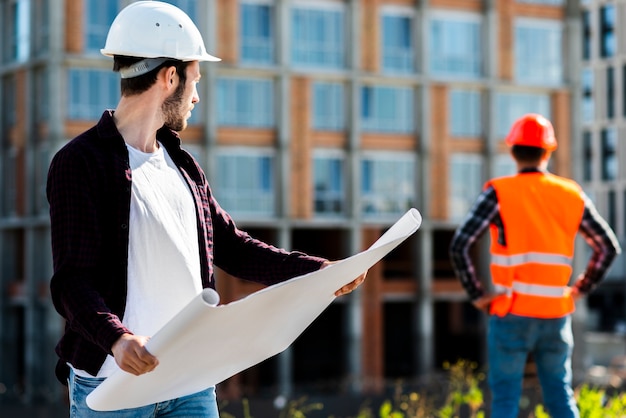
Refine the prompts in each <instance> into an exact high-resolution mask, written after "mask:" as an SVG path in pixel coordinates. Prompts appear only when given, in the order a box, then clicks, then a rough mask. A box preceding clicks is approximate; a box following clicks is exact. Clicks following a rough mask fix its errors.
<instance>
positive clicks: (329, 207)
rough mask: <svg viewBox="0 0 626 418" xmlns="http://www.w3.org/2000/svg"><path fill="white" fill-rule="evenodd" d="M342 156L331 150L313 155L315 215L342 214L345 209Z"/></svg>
mask: <svg viewBox="0 0 626 418" xmlns="http://www.w3.org/2000/svg"><path fill="white" fill-rule="evenodd" d="M344 177H345V176H344V156H343V154H342V153H341V152H339V151H336V152H333V151H331V150H324V151H321V150H319V151H316V152H315V155H314V157H313V182H314V184H313V187H314V191H315V196H314V208H315V214H316V215H344V214H345V210H346V207H345V206H346V201H345V193H346V192H345V184H344Z"/></svg>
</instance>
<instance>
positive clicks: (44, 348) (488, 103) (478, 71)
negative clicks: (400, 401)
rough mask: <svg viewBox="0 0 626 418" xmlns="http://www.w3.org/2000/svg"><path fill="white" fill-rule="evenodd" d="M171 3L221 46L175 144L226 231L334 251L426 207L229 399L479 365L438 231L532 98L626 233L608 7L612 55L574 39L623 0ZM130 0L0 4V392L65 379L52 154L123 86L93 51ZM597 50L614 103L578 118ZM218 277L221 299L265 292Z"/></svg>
mask: <svg viewBox="0 0 626 418" xmlns="http://www.w3.org/2000/svg"><path fill="white" fill-rule="evenodd" d="M170 2H171V3H173V4H175V5H177V6H179V7H180V8H182V9H183V10H185V11H186V12H187V13H188V14H189V15H190V16H191V17H192V19H193V20H194V21H195V23H196V24H197V26H198V27H199V28H200V30H201V32H202V33H203V36H204V38H205V42H206V44H207V50H208V51H209V53H211V54H214V55H216V56H218V57H221V58H222V59H223V61H222V62H219V63H203V64H202V71H203V78H202V81H201V83H200V85H199V90H200V91H199V93H200V98H201V101H200V103H198V105H196V107H195V110H194V112H193V116H192V118H191V120H190V127H189V128H188V129H187V130H186V131H184V132H183V133H182V138H183V144H184V147H185V148H187V149H188V150H190V151H191V152H192V153H193V154H194V156H195V157H196V158H197V159H198V160H199V161H200V163H201V165H202V166H203V167H204V169H205V170H206V173H207V176H208V178H209V181H210V183H211V184H212V187H213V190H214V193H215V195H216V197H217V199H218V201H219V202H220V203H221V205H222V206H223V207H224V208H225V209H227V210H228V211H229V212H230V213H231V215H232V216H233V218H234V219H235V221H236V222H237V224H238V226H240V227H241V228H243V229H245V230H247V231H248V232H250V233H251V235H253V236H255V237H258V238H260V239H262V240H265V241H267V242H270V243H273V244H274V245H276V246H279V247H284V248H288V249H296V250H302V251H305V252H308V253H311V254H317V255H321V256H324V257H327V258H330V259H341V258H345V257H348V256H350V255H352V254H354V253H356V252H358V251H361V250H362V249H364V248H366V247H367V246H369V245H370V244H371V243H373V242H374V241H375V240H376V239H377V238H378V237H379V236H380V235H381V234H382V233H383V232H384V231H385V229H386V228H387V227H389V226H390V225H391V224H392V223H393V222H395V220H396V219H398V218H399V217H400V216H401V215H402V214H404V213H405V212H406V211H407V210H408V209H409V208H410V207H415V208H417V209H418V210H420V212H421V213H422V215H423V217H424V222H423V225H422V227H421V229H420V230H419V231H418V232H417V233H416V234H415V235H414V236H413V237H411V238H410V239H409V240H407V242H405V243H403V244H402V245H401V246H400V247H399V248H397V249H396V250H394V252H392V253H391V254H390V255H389V256H387V257H386V258H385V259H384V260H383V261H381V262H380V263H378V264H377V265H376V266H374V267H373V268H372V269H371V270H370V271H369V273H368V279H367V282H366V284H365V285H363V286H362V287H361V288H360V289H359V290H358V291H357V292H354V293H353V294H351V295H349V296H347V297H342V298H339V299H338V300H337V301H336V302H334V303H333V304H332V305H331V306H330V307H329V308H328V309H327V310H326V311H325V312H324V313H323V314H322V316H320V318H318V320H316V321H315V322H314V324H312V325H311V327H309V328H308V329H307V330H306V331H305V333H304V334H303V335H302V336H301V337H300V338H299V339H298V340H297V341H296V342H295V343H294V344H293V345H292V347H290V348H289V349H287V350H286V351H285V352H284V353H282V354H280V355H278V356H276V357H274V358H272V359H269V360H268V361H266V362H264V363H262V364H260V365H258V366H256V367H254V368H252V369H250V370H247V371H245V372H243V373H241V374H239V375H237V376H234V377H233V378H231V379H229V380H228V381H226V382H224V383H223V384H221V385H220V391H221V392H220V393H221V396H223V397H230V398H237V397H239V396H252V395H263V394H268V395H275V394H276V393H281V394H286V395H290V394H292V393H294V392H296V391H298V390H307V391H313V392H318V393H323V392H337V391H338V390H347V391H350V392H360V393H377V392H380V391H381V390H382V389H383V388H384V387H385V384H386V382H388V381H391V380H394V379H398V378H403V379H409V380H410V379H414V378H416V377H418V376H420V375H423V374H426V373H429V372H431V371H433V370H436V369H438V368H440V367H441V365H442V364H443V363H444V362H445V361H452V362H453V361H455V360H456V359H458V358H466V359H472V360H476V361H478V362H481V361H482V359H483V351H484V348H483V342H482V340H483V337H484V324H483V320H484V318H482V317H481V315H480V314H479V313H478V312H477V311H475V310H474V309H473V308H472V307H471V305H470V304H469V303H467V301H466V297H465V293H464V292H463V290H462V288H461V286H460V284H459V283H458V281H457V280H456V279H455V278H454V276H453V272H452V269H451V266H450V263H449V259H448V244H449V241H450V238H451V237H452V234H453V233H454V229H455V227H456V226H457V225H458V223H459V221H460V220H461V219H462V217H463V216H464V214H465V213H466V212H467V210H468V209H469V208H470V207H471V205H472V203H473V201H474V199H475V197H476V196H477V195H478V194H479V192H480V191H481V188H482V185H483V183H484V181H485V180H487V179H488V178H490V177H493V176H497V175H503V174H508V173H513V172H514V164H513V162H512V160H511V159H510V158H509V156H508V153H507V149H506V147H505V145H504V142H503V139H504V137H505V135H506V133H507V132H508V129H509V127H510V125H511V123H512V122H513V120H514V119H516V118H517V117H519V116H520V115H521V114H523V113H526V112H538V113H542V114H544V115H546V116H548V117H549V118H550V119H551V120H552V122H553V124H554V126H555V129H556V133H557V137H558V139H559V149H558V152H556V153H555V156H554V159H553V165H552V171H554V172H555V173H557V174H560V175H564V176H569V177H574V178H576V179H579V180H585V181H586V182H587V183H585V184H586V185H589V187H590V188H592V189H593V190H594V191H595V190H596V189H598V190H601V191H602V193H600V192H598V193H595V197H598V198H599V199H600V200H601V201H602V202H606V205H605V204H602V205H600V207H601V210H602V211H603V214H606V215H609V219H611V215H610V213H611V212H610V211H611V210H613V211H614V212H613V213H614V218H615V220H614V221H613V222H614V225H617V226H618V231H620V237H623V236H624V234H625V232H624V230H625V229H626V226H624V223H625V222H626V219H625V218H624V217H620V216H617V213H624V207H623V205H624V203H623V202H624V199H626V197H624V196H625V192H624V187H623V186H622V185H623V184H624V181H623V180H620V178H619V174H618V171H617V166H618V164H617V136H618V135H619V130H620V129H623V128H622V127H621V126H620V121H622V120H623V116H621V114H622V113H623V112H622V110H623V109H626V106H624V105H623V104H622V103H621V102H620V101H619V100H618V99H617V92H618V91H621V90H619V89H618V84H617V83H619V81H616V80H617V78H619V77H617V76H618V75H620V74H626V71H622V69H623V68H622V67H623V63H621V62H618V61H619V57H620V56H621V55H620V53H619V51H618V49H617V48H615V46H616V45H615V38H617V31H618V26H617V25H616V24H615V21H614V20H613V21H612V24H613V26H612V29H609V26H610V24H609V23H608V20H609V19H608V18H607V19H605V21H604V22H605V25H604V26H601V27H602V28H604V29H602V30H604V31H606V32H607V33H608V32H610V31H611V30H612V32H611V33H613V37H614V38H613V41H612V42H613V44H612V45H613V52H614V55H611V58H610V60H609V59H608V58H606V59H605V58H604V56H603V55H602V56H600V54H599V53H597V51H596V48H597V47H599V44H598V45H596V44H597V43H598V42H597V41H593V42H595V44H593V46H592V47H590V49H591V50H592V51H593V54H592V55H590V56H588V57H587V56H586V55H584V51H586V50H585V49H583V50H582V51H583V53H581V47H580V44H581V43H580V39H581V36H582V37H583V39H585V40H586V39H587V37H588V36H589V37H591V35H590V34H591V33H594V34H595V33H598V31H597V28H598V26H596V25H598V24H599V23H597V22H596V21H597V20H598V17H597V15H598V13H604V12H601V10H604V9H603V7H606V5H609V4H610V5H613V4H614V3H620V2H619V1H617V2H608V1H598V2H587V3H594V4H586V5H583V6H582V10H583V11H582V14H581V6H580V5H579V2H578V1H573V0H315V1H313V0H177V1H170ZM128 3H130V1H129V0H119V1H118V0H104V1H103V0H0V16H1V17H0V19H1V20H2V22H0V24H1V29H0V31H1V32H0V33H1V38H0V39H1V45H0V46H1V58H2V60H1V62H0V97H2V101H1V102H0V145H1V146H0V173H1V174H0V191H1V196H0V254H1V258H0V295H1V296H2V297H1V298H0V312H1V315H0V318H1V319H0V338H1V339H0V344H1V345H0V350H1V351H0V353H1V354H0V356H1V357H2V359H3V360H2V363H1V364H0V403H2V402H6V403H10V402H26V403H28V402H54V401H55V400H57V399H58V398H59V395H60V392H61V391H62V389H61V388H60V385H58V384H57V383H56V381H55V379H54V376H53V373H52V370H53V366H54V363H55V362H56V356H55V354H54V352H53V347H54V344H55V343H56V340H57V338H58V336H59V335H60V332H61V329H62V327H63V323H62V321H61V319H60V318H59V317H58V315H57V314H56V313H55V311H54V309H53V307H52V305H51V301H50V297H49V291H48V283H49V280H50V276H51V270H52V268H51V255H50V243H49V241H50V239H49V221H48V212H47V211H48V207H47V201H46V197H45V182H46V174H47V167H48V164H49V161H50V159H51V157H52V155H54V152H55V151H56V150H58V149H59V148H60V147H61V146H62V145H63V144H65V143H66V142H67V141H68V140H70V139H71V138H73V137H74V136H75V135H77V134H79V133H80V132H82V131H84V130H85V129H87V128H89V127H90V126H92V125H93V124H94V123H95V122H96V121H97V120H98V118H99V117H100V115H101V113H102V111H103V110H104V109H105V108H113V107H114V106H115V105H116V103H117V100H118V99H119V87H118V75H117V74H116V73H113V72H112V71H111V67H112V62H111V60H110V59H109V58H106V57H103V56H102V55H101V54H100V52H99V50H100V48H102V47H103V45H104V42H105V39H106V35H107V32H108V28H109V25H110V23H111V22H112V20H113V18H114V17H115V15H116V14H117V12H118V11H119V10H121V8H123V7H124V6H125V5H127V4H128ZM595 3H598V5H595ZM620 5H621V6H620V7H623V4H621V3H620ZM581 16H590V17H588V18H587V17H585V18H582V17H581ZM613 17H615V14H613ZM586 19H589V21H593V23H591V24H590V25H591V27H588V26H586V25H585V22H587V20H586ZM594 19H595V20H594ZM583 35H584V36H583ZM606 36H607V37H608V35H606ZM594 39H595V38H594ZM593 42H592V43H593ZM585 45H586V44H585ZM581 55H584V57H581ZM581 58H584V59H585V61H584V65H583V73H582V77H581V73H580V68H581V67H580V60H581ZM608 61H611V62H613V64H612V66H611V67H610V68H612V74H613V76H612V77H614V81H613V83H616V84H614V87H615V88H614V89H613V90H612V91H613V92H614V93H613V94H615V96H614V100H613V103H614V108H612V112H613V115H614V118H613V119H612V120H611V123H608V122H607V121H606V120H605V119H606V118H604V119H601V120H599V119H595V118H593V119H589V118H585V117H583V118H579V117H578V116H577V114H578V112H583V113H584V114H586V113H585V112H588V107H589V103H588V97H589V95H591V96H594V98H595V99H596V103H597V96H595V95H596V90H594V91H593V93H588V90H587V89H586V84H585V83H586V82H587V81H588V78H589V75H588V73H589V72H591V73H592V74H595V77H596V78H597V77H600V76H599V75H597V74H602V76H604V74H608V73H609V71H608V65H609V64H607V62H608ZM605 66H607V69H606V71H605V70H604V69H603V68H604V67H605ZM592 78H593V77H592ZM581 79H582V87H581V82H580V80H581ZM597 85H598V81H596V86H597ZM579 97H583V100H582V102H581V103H582V106H580V105H579V102H580V101H579V100H578V98H579ZM620 97H621V96H620ZM620 100H621V99H620ZM597 107H598V106H596V109H597ZM603 111H604V110H603ZM607 112H608V110H607ZM596 113H600V112H596ZM603 115H604V113H603ZM605 122H606V123H605ZM610 127H613V128H614V129H613V130H612V131H611V132H612V133H609V130H610V129H609V128H610ZM605 130H606V131H607V133H604V132H605ZM583 144H584V146H583ZM600 144H601V145H600ZM611 146H613V148H612V150H613V154H612V155H613V160H611V161H612V162H610V161H609V160H610V157H609V156H607V154H610V151H609V150H608V148H610V147H611ZM591 148H593V150H591ZM580 161H582V162H584V164H583V165H579V164H577V163H578V162H580ZM573 163H574V164H573ZM579 167H583V170H582V172H579V171H581V170H578V168H579ZM598 167H602V170H605V169H606V170H607V173H612V174H613V175H614V176H615V178H612V179H605V178H604V177H603V175H604V171H602V170H600V169H599V168H598ZM588 172H589V173H590V176H589V177H587V173H588ZM622 177H624V176H622ZM624 178H626V177H624ZM604 180H611V182H610V183H605V182H604ZM602 196H604V197H602ZM610 196H612V197H610ZM611 199H613V200H611ZM609 202H613V203H614V207H613V208H612V209H611V208H610V205H609ZM616 202H619V203H616ZM618 209H621V212H618V211H617V210H618ZM481 245H482V246H483V248H484V244H480V245H479V246H478V247H479V248H480V247H481ZM479 248H477V249H476V251H475V257H476V260H477V262H478V264H479V265H480V266H481V269H482V270H483V271H486V269H487V259H486V258H485V257H484V256H481V257H479V251H478V249H479ZM612 274H613V275H614V276H615V277H616V278H620V279H621V282H620V283H623V278H622V277H623V274H622V273H621V272H617V273H615V274H614V273H613V272H612ZM225 276H226V274H225V273H223V272H220V275H219V277H218V291H219V293H220V295H221V299H222V302H229V301H232V300H236V299H239V298H241V297H243V296H245V295H246V294H249V293H250V292H253V291H255V290H258V287H256V286H254V285H252V284H250V283H246V282H243V281H240V280H239V279H236V278H227V277H225ZM617 282H619V280H616V283H617ZM622 286H623V284H622ZM622 306H623V305H622ZM590 309H591V310H592V309H593V307H591V308H590ZM622 314H624V312H622Z"/></svg>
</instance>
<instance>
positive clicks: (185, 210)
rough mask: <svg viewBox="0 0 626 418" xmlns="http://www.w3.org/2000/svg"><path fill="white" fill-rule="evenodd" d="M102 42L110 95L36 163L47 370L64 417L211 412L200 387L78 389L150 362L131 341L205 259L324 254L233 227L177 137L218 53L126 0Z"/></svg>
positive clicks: (180, 21)
mask: <svg viewBox="0 0 626 418" xmlns="http://www.w3.org/2000/svg"><path fill="white" fill-rule="evenodd" d="M102 53H103V54H104V55H107V56H112V57H113V58H114V70H115V71H117V72H119V73H120V75H121V92H122V97H121V99H120V102H119V104H118V106H117V108H116V109H115V111H113V110H107V111H105V112H104V113H103V115H102V117H101V119H100V121H99V122H98V123H97V124H96V125H95V126H93V127H92V128H91V129H89V130H87V131H85V132H84V133H82V134H80V135H79V136H78V137H76V138H74V139H73V140H72V141H70V142H69V143H68V144H66V145H65V146H64V147H63V148H62V149H61V150H60V151H59V152H58V153H57V154H56V155H55V157H54V159H53V161H52V164H51V166H50V171H49V175H48V185H47V194H48V200H49V203H50V218H51V234H52V252H53V262H54V275H53V277H52V280H51V284H50V287H51V294H52V300H53V302H54V306H55V308H56V309H57V311H58V312H59V313H60V314H61V315H62V316H63V318H65V320H66V328H65V334H64V335H63V336H62V338H61V340H60V341H59V343H58V345H57V348H56V352H57V354H58V356H59V362H58V365H57V376H58V378H59V380H60V381H61V382H63V383H65V384H68V386H69V396H70V416H71V417H87V416H90V417H91V416H98V417H109V416H111V417H144V416H145V417H157V416H168V417H174V416H176V417H183V416H184V417H190V416H193V417H217V416H218V409H217V402H216V399H215V390H214V388H207V389H206V390H204V391H201V392H199V393H195V394H189V395H188V396H185V397H182V398H178V399H173V400H170V401H168V402H164V403H161V404H155V405H148V406H145V407H141V408H136V409H129V410H122V411H113V412H96V411H92V410H90V409H89V408H88V406H87V405H86V400H85V399H86V397H87V395H88V394H89V393H90V392H91V391H92V390H93V389H95V388H96V387H97V386H98V385H99V384H100V383H101V382H102V381H103V380H104V379H105V378H106V377H107V376H109V375H111V374H112V373H113V372H114V371H115V370H117V369H122V370H124V371H126V372H128V373H132V374H134V375H141V374H143V373H147V372H150V371H152V370H153V369H154V368H155V367H158V359H157V358H155V357H154V356H153V355H151V354H150V353H149V352H148V351H147V350H146V348H145V344H146V342H147V340H148V339H149V336H151V335H153V334H154V333H155V332H156V331H157V330H158V329H160V328H161V327H162V326H163V325H164V324H165V323H166V322H167V321H168V320H169V319H171V318H172V317H173V316H174V315H176V313H177V312H179V311H180V310H181V309H182V308H183V307H184V306H186V305H187V303H188V302H189V301H190V300H191V299H192V298H193V297H195V296H196V295H197V294H198V293H200V291H201V290H202V289H203V288H215V277H214V266H219V267H220V268H222V269H223V270H225V271H226V272H228V273H230V274H231V275H233V276H236V277H240V278H243V279H247V280H252V281H255V282H259V283H263V284H266V285H269V284H274V283H278V282H281V281H284V280H287V279H290V278H292V277H295V276H298V275H301V274H305V273H308V272H311V271H315V270H318V269H320V268H323V267H324V266H326V265H328V264H330V263H331V262H329V261H328V260H326V259H324V258H319V257H313V256H309V255H306V254H303V253H299V252H295V251H294V252H288V251H285V250H282V249H277V248H274V247H272V246H270V245H268V244H265V243H263V242H260V241H258V240H256V239H254V238H252V237H250V236H249V235H248V234H247V233H245V232H243V231H241V230H239V229H238V228H237V227H236V226H235V223H234V222H233V220H232V219H231V218H230V216H229V215H228V214H227V213H226V212H224V210H222V208H221V207H220V206H219V204H218V203H217V202H216V201H215V199H214V197H213V195H212V193H211V189H210V187H209V185H208V183H207V181H206V178H205V175H204V173H203V171H202V169H201V168H200V166H199V165H198V164H197V162H196V161H195V160H194V158H193V157H192V156H191V155H190V154H189V153H187V152H186V151H184V150H183V149H182V148H181V147H180V138H179V136H178V132H179V131H182V130H183V129H185V127H186V125H187V119H188V118H189V117H190V115H191V112H192V111H193V108H194V105H195V104H196V103H197V102H198V101H199V97H198V93H197V90H196V85H197V83H198V82H199V81H200V77H201V75H200V66H199V62H200V61H219V58H216V57H213V56H211V55H209V54H208V53H207V52H206V50H205V47H204V43H203V41H202V37H201V35H200V32H199V31H198V29H197V28H196V27H195V25H194V24H193V22H192V21H191V19H190V18H189V17H188V16H187V15H186V14H185V13H184V12H183V11H181V10H180V9H178V8H176V7H174V6H172V5H170V4H167V3H162V2H158V1H139V2H136V3H132V4H131V5H129V6H128V7H126V8H125V9H123V10H122V11H121V12H120V13H119V15H118V16H117V17H116V19H115V20H114V22H113V24H112V26H111V29H110V32H109V34H108V37H107V42H106V45H105V48H104V49H103V50H102ZM364 278H365V274H363V275H361V276H359V277H358V278H356V279H355V280H354V281H353V282H352V283H350V284H348V285H346V286H344V287H343V288H342V289H339V290H338V291H337V292H336V295H341V294H345V293H348V292H350V291H352V290H353V289H354V288H356V287H357V286H358V285H359V284H360V283H361V282H362V281H363V280H364ZM207 355H211V353H207Z"/></svg>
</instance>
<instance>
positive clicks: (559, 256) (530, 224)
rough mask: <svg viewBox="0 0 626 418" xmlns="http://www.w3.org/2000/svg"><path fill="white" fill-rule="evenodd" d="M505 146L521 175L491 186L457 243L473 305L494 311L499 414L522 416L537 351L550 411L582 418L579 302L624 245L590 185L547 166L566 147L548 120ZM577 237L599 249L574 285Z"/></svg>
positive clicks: (492, 349) (518, 130)
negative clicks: (576, 331)
mask: <svg viewBox="0 0 626 418" xmlns="http://www.w3.org/2000/svg"><path fill="white" fill-rule="evenodd" d="M506 143H507V144H508V145H509V146H510V149H511V155H512V157H513V159H514V160H515V162H516V164H517V169H518V173H517V174H515V175H512V176H507V177H501V178H496V179H492V180H490V181H488V182H487V183H486V184H485V187H484V190H483V192H482V193H481V194H480V196H479V197H478V199H477V200H476V202H475V204H474V206H473V207H472V209H471V211H470V213H469V215H468V216H467V217H466V218H465V220H464V222H463V224H462V225H460V226H459V228H458V229H457V230H456V232H455V234H454V237H453V238H452V242H451V244H450V257H451V261H452V265H453V267H454V270H455V272H456V275H457V277H458V278H459V279H460V280H461V283H462V284H463V287H464V288H465V290H466V292H467V293H468V295H469V296H470V299H471V301H472V303H473V305H474V306H475V307H476V308H477V309H479V310H481V311H484V312H486V313H488V314H489V322H488V332H487V351H488V366H489V372H488V381H489V386H490V390H491V394H492V403H491V415H492V416H493V417H497V418H508V417H513V418H514V417H517V415H518V412H519V399H520V396H521V390H522V380H523V375H524V368H525V365H526V360H527V356H528V355H529V354H531V353H532V355H533V358H534V360H535V363H536V366H537V374H538V376H539V381H540V383H541V387H542V392H543V401H544V404H545V405H546V407H547V409H548V411H549V412H550V416H551V417H553V418H564V417H567V418H571V417H579V412H578V409H577V407H576V401H575V399H574V397H573V390H572V367H571V355H572V349H573V345H574V341H573V336H572V329H571V315H570V314H571V313H572V312H573V311H574V309H575V306H574V302H575V300H576V299H577V298H578V297H580V296H581V295H584V294H586V293H588V292H589V291H591V289H592V288H593V287H594V286H595V285H597V284H598V282H600V280H602V279H603V277H604V276H605V274H606V272H607V269H608V268H609V267H610V265H611V263H612V262H613V260H614V259H615V257H616V255H617V254H619V253H620V252H621V249H620V246H619V243H618V241H617V238H616V237H615V234H614V233H613V231H612V230H611V228H610V227H609V226H608V224H607V223H606V222H605V221H604V219H602V217H601V216H600V215H599V214H598V212H597V210H596V208H595V206H594V205H593V203H592V202H591V200H590V199H589V198H588V197H587V196H586V195H585V193H584V192H583V191H582V189H581V187H580V186H579V185H578V184H577V183H576V182H574V181H573V180H570V179H566V178H563V177H559V176H556V175H554V174H551V173H549V172H548V171H547V167H548V162H549V160H550V156H551V153H552V152H553V151H554V150H555V149H556V147H557V141H556V138H555V135H554V129H553V127H552V124H551V123H550V121H549V120H548V119H546V118H545V117H543V116H541V115H538V114H527V115H524V116H522V117H521V118H520V119H518V120H517V121H515V123H514V124H513V126H512V127H511V130H510V132H509V134H508V136H507V138H506ZM487 227H489V229H490V235H491V249H490V252H491V265H490V269H491V281H492V283H491V285H492V286H491V290H485V287H484V286H483V285H482V284H481V282H480V280H479V278H478V277H477V275H476V270H475V268H474V265H473V263H472V259H471V258H470V256H469V249H470V247H471V246H472V244H473V243H474V242H476V241H477V240H478V238H480V237H481V236H482V234H483V233H484V232H485V231H486V230H487ZM577 233H580V234H581V235H582V236H583V237H584V238H585V240H586V242H587V243H588V244H589V245H590V246H591V248H592V250H593V255H592V256H591V259H590V260H589V263H588V264H587V267H586V269H585V270H584V271H583V272H582V273H581V274H580V275H579V276H578V277H577V278H576V280H575V281H574V283H573V284H572V285H571V286H570V285H569V283H570V279H571V276H572V265H571V264H572V258H573V256H574V241H575V238H576V234H577Z"/></svg>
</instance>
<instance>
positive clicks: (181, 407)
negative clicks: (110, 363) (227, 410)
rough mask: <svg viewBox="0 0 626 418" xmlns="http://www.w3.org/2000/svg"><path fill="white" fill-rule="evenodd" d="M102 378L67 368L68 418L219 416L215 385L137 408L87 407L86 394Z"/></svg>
mask: <svg viewBox="0 0 626 418" xmlns="http://www.w3.org/2000/svg"><path fill="white" fill-rule="evenodd" d="M103 380H104V379H96V378H85V377H81V376H76V375H75V374H74V372H73V371H70V377H69V379H68V383H69V392H70V418H87V417H89V418H91V417H93V418H154V417H180V418H182V417H185V418H190V417H198V418H200V417H202V418H219V412H218V409H217V400H216V398H215V387H210V388H209V389H206V390H203V391H201V392H198V393H194V394H193V395H189V396H184V397H181V398H177V399H172V400H170V401H165V402H159V403H156V404H152V405H148V406H142V407H139V408H132V409H122V410H119V411H104V412H103V411H94V410H93V409H90V408H89V407H88V406H87V403H86V399H87V395H89V394H90V393H91V392H92V391H93V390H94V389H95V388H96V387H98V385H99V384H100V383H102V381H103Z"/></svg>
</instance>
